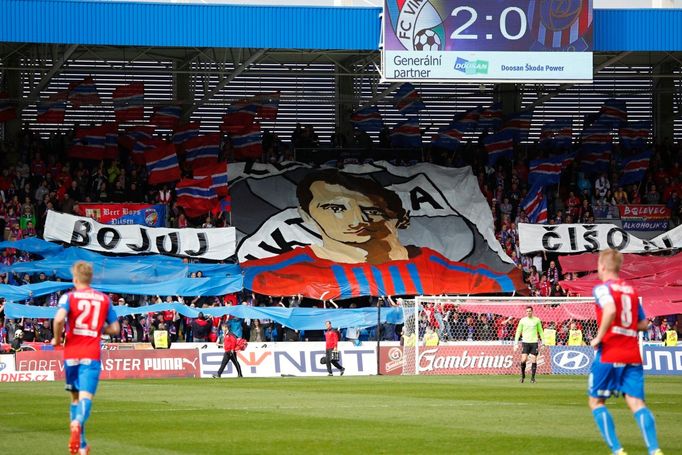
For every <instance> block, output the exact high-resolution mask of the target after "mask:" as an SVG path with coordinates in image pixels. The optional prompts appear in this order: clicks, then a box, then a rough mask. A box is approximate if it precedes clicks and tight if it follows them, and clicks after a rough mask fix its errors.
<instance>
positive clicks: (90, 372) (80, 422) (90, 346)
mask: <svg viewBox="0 0 682 455" xmlns="http://www.w3.org/2000/svg"><path fill="white" fill-rule="evenodd" d="M71 272H72V274H73V285H74V287H75V290H73V291H71V292H69V293H67V294H64V295H63V296H62V297H61V298H60V299H59V305H58V309H57V315H56V316H55V318H54V338H53V339H52V344H53V345H54V346H58V345H61V344H62V332H63V331H64V327H66V340H65V343H64V373H65V375H66V390H67V391H68V392H71V408H70V409H71V411H70V417H71V424H70V429H71V437H70V439H69V452H70V453H71V454H77V453H80V454H82V455H85V454H88V453H89V452H90V447H89V446H88V444H87V442H86V441H85V423H86V422H87V420H88V417H89V416H90V409H91V408H92V399H93V397H94V395H95V392H96V391H97V384H98V383H99V374H100V371H101V369H102V364H101V362H100V358H101V357H100V354H101V353H100V336H101V334H102V330H104V333H106V334H108V335H117V334H118V333H119V331H120V328H119V323H118V320H117V318H116V313H114V309H113V306H112V305H111V300H110V299H109V297H108V296H107V295H106V294H103V293H101V292H98V291H95V290H94V289H92V288H91V287H90V283H91V282H92V264H90V263H87V262H83V261H78V262H76V263H75V264H74V265H73V268H72V269H71Z"/></svg>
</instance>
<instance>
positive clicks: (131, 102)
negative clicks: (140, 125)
mask: <svg viewBox="0 0 682 455" xmlns="http://www.w3.org/2000/svg"><path fill="white" fill-rule="evenodd" d="M111 100H112V101H113V102H114V112H115V114H116V121H117V122H119V123H122V122H130V121H133V120H142V119H143V118H144V82H133V83H132V84H128V85H122V86H120V87H118V88H117V89H116V90H114V93H112V94H111Z"/></svg>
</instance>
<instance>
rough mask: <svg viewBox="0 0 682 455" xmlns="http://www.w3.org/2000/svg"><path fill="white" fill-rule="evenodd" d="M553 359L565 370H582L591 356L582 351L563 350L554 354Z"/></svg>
mask: <svg viewBox="0 0 682 455" xmlns="http://www.w3.org/2000/svg"><path fill="white" fill-rule="evenodd" d="M552 361H553V362H554V364H555V365H556V366H558V367H559V368H563V369H564V370H580V369H581V368H585V367H586V366H587V365H589V363H590V358H589V357H588V356H587V354H585V353H584V352H581V351H561V352H557V353H556V354H554V357H552Z"/></svg>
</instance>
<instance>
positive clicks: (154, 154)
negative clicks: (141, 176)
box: [144, 143, 180, 185]
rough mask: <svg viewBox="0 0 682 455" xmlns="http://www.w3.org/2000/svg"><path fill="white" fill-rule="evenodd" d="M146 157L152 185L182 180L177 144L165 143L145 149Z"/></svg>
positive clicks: (149, 179) (148, 177)
mask: <svg viewBox="0 0 682 455" xmlns="http://www.w3.org/2000/svg"><path fill="white" fill-rule="evenodd" d="M144 159H145V162H146V163H147V179H148V181H149V184H150V185H158V184H160V183H168V182H174V181H176V180H180V166H178V155H177V154H176V153H175V145H173V144H169V143H164V144H162V145H159V146H157V147H154V148H152V149H149V150H145V152H144Z"/></svg>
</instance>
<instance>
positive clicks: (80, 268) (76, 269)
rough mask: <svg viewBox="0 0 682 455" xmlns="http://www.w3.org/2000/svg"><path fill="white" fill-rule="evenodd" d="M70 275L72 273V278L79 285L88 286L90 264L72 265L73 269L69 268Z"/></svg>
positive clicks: (90, 279)
mask: <svg viewBox="0 0 682 455" xmlns="http://www.w3.org/2000/svg"><path fill="white" fill-rule="evenodd" d="M71 273H73V277H74V278H75V279H76V281H78V282H79V283H80V284H86V285H89V284H90V283H92V264H90V263H89V262H85V261H78V262H76V263H75V264H73V267H72V268H71Z"/></svg>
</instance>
